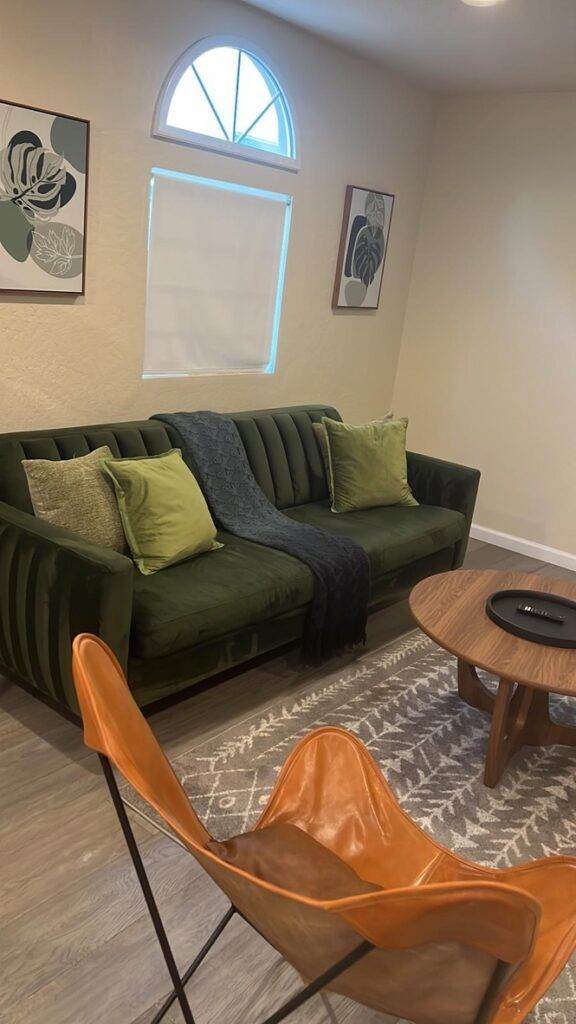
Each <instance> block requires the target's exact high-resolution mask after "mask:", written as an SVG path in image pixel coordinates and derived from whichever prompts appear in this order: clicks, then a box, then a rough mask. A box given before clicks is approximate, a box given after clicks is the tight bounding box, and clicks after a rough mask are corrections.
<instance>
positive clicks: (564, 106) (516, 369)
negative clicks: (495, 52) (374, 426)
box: [394, 94, 576, 553]
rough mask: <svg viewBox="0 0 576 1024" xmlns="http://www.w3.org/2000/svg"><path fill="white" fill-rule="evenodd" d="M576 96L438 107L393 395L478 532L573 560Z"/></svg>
mask: <svg viewBox="0 0 576 1024" xmlns="http://www.w3.org/2000/svg"><path fill="white" fill-rule="evenodd" d="M575 183H576V94H547V95H544V94H541V95H510V96H478V97H466V98H454V99H448V100H445V101H443V102H442V104H441V107H440V111H439V115H438V122H437V128H436V132H435V136H434V144H433V153H432V159H431V166H430V170H429V176H428V181H427V187H426V192H425V202H424V207H423V215H422V221H421V227H420V235H419V242H418V248H417V255H416V260H415V265H414V273H413V278H412V284H411V289H410V298H409V303H408V311H407V316H406V325H405V331H404V336H403V343H402V353H401V358H400V362H399V370H398V377H397V382H396V387H395V394H394V405H395V408H396V409H397V410H398V411H401V412H403V413H407V414H409V415H410V418H411V425H410V436H409V440H410V445H411V446H412V447H415V448H417V449H421V450H423V451H427V452H429V453H434V454H437V455H440V456H444V457H445V458H448V459H457V460H460V461H462V462H465V463H470V464H472V465H476V466H479V467H480V468H481V469H482V472H483V479H482V484H481V488H480V494H479V501H478V506H477V511H476V517H475V518H476V522H477V523H479V524H481V525H482V526H484V527H487V528H489V529H494V530H497V531H503V532H505V533H508V534H513V535H515V536H518V537H521V538H525V539H527V540H529V541H535V542H537V543H539V544H545V545H550V546H552V547H556V548H559V549H561V550H564V551H568V552H572V553H575V552H576V457H575V450H576V448H575V434H576V429H575V428H576V416H575V402H576V399H575V396H576V198H575V187H576V186H575Z"/></svg>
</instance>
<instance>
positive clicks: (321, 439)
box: [312, 412, 394, 498]
mask: <svg viewBox="0 0 576 1024" xmlns="http://www.w3.org/2000/svg"><path fill="white" fill-rule="evenodd" d="M393 418H394V414H393V413H391V412H387V413H386V415H385V416H383V417H382V419H381V420H374V421H373V422H374V423H384V422H385V420H391V419H393ZM336 422H338V421H337V420H336ZM312 432H313V434H314V437H315V438H316V444H317V445H318V447H319V449H320V455H321V457H322V463H323V465H324V472H325V473H326V481H327V483H328V491H329V492H330V498H332V480H331V477H330V453H329V452H328V434H327V433H326V427H325V426H324V424H323V423H322V422H320V423H313V424H312Z"/></svg>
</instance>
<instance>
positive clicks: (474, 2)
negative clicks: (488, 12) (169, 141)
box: [462, 0, 502, 7]
mask: <svg viewBox="0 0 576 1024" xmlns="http://www.w3.org/2000/svg"><path fill="white" fill-rule="evenodd" d="M462 3H463V4H468V6H469V7H494V5H495V4H501V3H502V0H462Z"/></svg>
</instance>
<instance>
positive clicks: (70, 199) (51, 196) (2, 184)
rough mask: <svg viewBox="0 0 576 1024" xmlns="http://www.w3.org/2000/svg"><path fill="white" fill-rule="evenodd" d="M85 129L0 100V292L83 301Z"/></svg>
mask: <svg viewBox="0 0 576 1024" xmlns="http://www.w3.org/2000/svg"><path fill="white" fill-rule="evenodd" d="M88 145H89V123H88V121H84V120H82V119H81V118H78V117H67V116H66V115H64V114H57V113H55V112H53V111H49V110H40V109H37V108H34V107H27V106H24V104H21V103H8V102H5V101H3V100H0V291H8V292H48V293H52V292H57V293H68V294H70V293H71V294H76V295H83V294H84V277H85V256H86V192H87V176H88Z"/></svg>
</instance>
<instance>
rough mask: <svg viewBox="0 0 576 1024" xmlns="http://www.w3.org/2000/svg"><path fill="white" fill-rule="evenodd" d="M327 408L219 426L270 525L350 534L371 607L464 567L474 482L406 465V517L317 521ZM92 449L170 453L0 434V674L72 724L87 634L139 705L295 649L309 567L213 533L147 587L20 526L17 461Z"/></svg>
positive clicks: (83, 546)
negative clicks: (216, 546)
mask: <svg viewBox="0 0 576 1024" xmlns="http://www.w3.org/2000/svg"><path fill="white" fill-rule="evenodd" d="M323 415H328V416H331V417H333V418H337V419H340V416H339V414H338V413H337V411H336V410H335V409H333V408H330V407H329V406H320V405H314V406H301V407H293V408H286V409H267V410H262V411H258V412H242V413H238V414H232V418H233V420H234V421H235V423H236V425H237V427H238V430H239V432H240V435H241V437H242V441H243V443H244V446H245V448H246V451H247V454H248V458H249V460H250V464H251V467H252V470H253V472H254V475H255V476H256V479H257V480H258V482H259V484H260V486H261V487H262V489H263V491H264V492H265V494H266V495H267V496H268V497H269V498H270V500H271V501H273V502H274V503H275V504H276V506H277V507H278V508H280V509H282V511H283V512H285V513H286V515H288V516H290V517H291V518H293V519H295V520H298V521H299V522H306V523H311V524H313V525H314V526H320V527H324V528H326V529H328V530H332V531H334V532H338V533H342V534H344V535H346V536H349V537H352V538H353V539H354V540H356V541H358V542H359V543H360V544H362V545H363V547H364V548H365V550H366V552H367V554H368V557H369V560H370V566H371V577H372V578H371V606H372V607H375V606H377V605H382V604H383V603H386V602H388V603H390V602H393V601H396V600H398V599H400V598H401V597H403V596H405V595H406V593H407V592H408V590H409V589H410V587H411V586H412V585H413V584H414V583H415V582H417V581H418V580H420V579H422V578H423V577H425V576H429V575H431V574H432V573H436V572H443V571H445V570H447V569H453V568H456V567H457V566H459V565H460V564H461V562H462V559H463V557H464V553H465V550H466V544H467V540H468V533H469V529H470V523H471V519H472V511H473V508H474V503H475V499H476V491H477V488H478V481H479V475H480V474H479V473H478V471H477V470H475V469H468V468H466V467H463V466H458V465H453V464H452V463H448V462H442V461H440V460H437V459H432V458H428V457H426V456H424V455H415V454H412V453H411V454H409V456H408V466H409V481H410V486H411V487H412V490H413V492H414V494H415V496H416V498H417V499H418V501H419V502H420V505H419V507H418V508H400V507H391V508H373V509H368V510H366V511H358V512H352V513H346V514H341V515H335V514H334V513H332V512H331V511H330V508H329V502H328V492H327V485H326V478H325V473H324V468H323V464H322V459H321V456H320V453H319V450H318V447H317V442H316V439H315V437H314V432H313V430H312V426H311V424H312V422H313V421H315V420H320V419H321V417H322V416H323ZM103 444H107V445H109V447H110V448H111V450H112V452H113V453H114V455H115V456H124V457H128V456H138V455H155V454H158V453H159V452H163V451H166V450H167V449H169V448H171V447H173V438H171V437H170V433H169V430H168V429H167V428H166V426H165V425H164V424H163V423H160V422H159V421H156V420H145V421H142V422H133V423H130V422H129V423H108V424H102V425H97V426H85V427H66V428H63V429H61V430H31V431H26V432H23V433H18V434H4V435H0V672H1V673H3V674H4V675H6V676H8V677H9V678H10V679H12V680H14V681H16V682H17V683H19V684H20V685H22V686H24V687H26V688H27V689H28V690H30V691H32V692H33V693H35V694H36V695H37V696H39V697H41V698H42V699H44V700H45V701H46V702H47V703H49V704H52V705H53V706H55V707H57V708H58V709H59V710H60V711H62V712H63V713H64V714H68V715H69V716H70V715H72V716H75V715H76V712H77V704H76V698H75V693H74V688H73V684H72V677H71V666H70V647H71V641H72V639H73V638H74V636H75V635H76V634H77V633H79V632H83V631H88V632H91V633H96V634H98V635H100V636H101V637H103V639H104V640H106V642H107V643H109V644H110V646H111V647H112V648H113V650H114V651H115V652H116V654H117V656H118V658H119V659H120V662H121V663H122V665H123V666H124V667H125V669H126V672H127V676H128V680H129V683H130V686H131V688H132V690H133V692H134V695H135V697H136V699H137V700H138V702H139V704H140V705H141V706H142V707H147V708H150V707H151V706H152V705H154V704H155V703H156V702H158V701H159V700H161V699H162V698H166V697H168V696H170V695H173V694H175V693H177V692H179V691H182V690H184V689H186V688H188V687H190V686H191V685H193V684H197V683H198V682H199V681H200V680H204V679H207V678H208V677H210V676H214V675H216V674H220V673H222V672H223V671H225V670H229V669H231V668H232V667H233V666H237V665H240V664H242V663H243V662H246V661H248V660H250V659H252V658H254V657H256V656H258V655H261V654H263V653H265V652H269V651H273V650H275V649H277V648H279V647H282V646H284V645H286V644H289V643H292V642H294V641H297V640H298V639H299V637H300V636H301V634H302V627H303V623H304V618H305V615H306V609H307V606H308V603H309V601H310V599H311V595H312V587H313V581H312V575H311V573H310V570H309V569H308V568H307V567H306V566H305V565H303V564H302V563H301V562H299V561H298V560H296V559H294V558H292V557H290V556H289V555H286V554H283V553H282V552H280V551H275V550H271V549H270V548H266V547H261V546H260V545H258V544H253V543H250V542H248V541H244V540H240V539H238V538H236V537H233V536H231V535H230V534H225V533H222V534H220V539H221V540H222V541H223V543H224V547H223V548H222V549H221V550H219V551H218V552H215V553H211V554H209V555H203V556H200V557H198V558H196V559H192V560H190V561H188V562H184V563H182V564H180V565H175V566H171V567H170V568H167V569H164V570H163V571H162V572H158V573H156V574H154V575H152V576H143V575H141V574H140V572H138V570H137V569H136V568H135V567H134V565H133V563H132V561H131V560H130V559H129V558H127V557H126V556H124V555H121V554H118V553H117V552H115V551H112V550H108V549H104V548H100V547H97V546H96V545H94V544H90V543H88V542H86V541H84V540H82V539H80V538H77V537H75V536H74V535H73V534H71V533H67V532H66V531H64V530H61V529H58V528H56V527H54V526H52V525H50V524H48V523H46V522H43V521H42V520H40V519H36V518H35V517H34V515H33V514H32V507H31V504H30V497H29V493H28V487H27V483H26V478H25V475H24V471H23V469H22V466H21V460H22V459H24V458H27V459H30V458H43V459H46V458H48V459H69V458H72V457H74V456H78V455H84V454H86V453H87V452H88V451H91V450H92V449H94V448H97V447H98V446H99V445H103Z"/></svg>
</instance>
